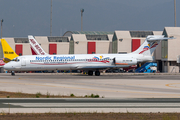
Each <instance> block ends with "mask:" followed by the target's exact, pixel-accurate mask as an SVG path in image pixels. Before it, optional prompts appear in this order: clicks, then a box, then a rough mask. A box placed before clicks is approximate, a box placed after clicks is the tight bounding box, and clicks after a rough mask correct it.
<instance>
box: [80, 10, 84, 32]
mask: <svg viewBox="0 0 180 120" xmlns="http://www.w3.org/2000/svg"><path fill="white" fill-rule="evenodd" d="M83 12H84V9H81V31H83Z"/></svg>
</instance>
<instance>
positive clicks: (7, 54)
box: [1, 39, 18, 63]
mask: <svg viewBox="0 0 180 120" xmlns="http://www.w3.org/2000/svg"><path fill="white" fill-rule="evenodd" d="M1 45H2V49H3V53H4V59H3V61H4V62H5V63H8V62H9V61H11V60H12V59H14V58H16V57H18V55H17V54H16V53H15V52H14V50H13V49H12V48H11V47H10V46H9V44H8V43H7V42H6V40H5V39H1Z"/></svg>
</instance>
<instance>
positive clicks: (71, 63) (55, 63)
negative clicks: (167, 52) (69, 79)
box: [4, 53, 152, 71]
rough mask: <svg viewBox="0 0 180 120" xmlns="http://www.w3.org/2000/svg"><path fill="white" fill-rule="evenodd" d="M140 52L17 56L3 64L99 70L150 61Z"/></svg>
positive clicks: (18, 68)
mask: <svg viewBox="0 0 180 120" xmlns="http://www.w3.org/2000/svg"><path fill="white" fill-rule="evenodd" d="M150 60H152V57H151V56H143V55H142V54H132V53H129V54H69V55H28V56H19V57H17V58H15V59H14V61H11V62H9V63H8V64H6V65H5V66H4V68H5V69H7V70H11V71H38V70H101V69H108V68H120V67H129V66H131V65H136V64H137V63H138V62H143V61H150Z"/></svg>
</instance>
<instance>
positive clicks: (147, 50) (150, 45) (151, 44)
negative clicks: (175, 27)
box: [132, 35, 174, 56]
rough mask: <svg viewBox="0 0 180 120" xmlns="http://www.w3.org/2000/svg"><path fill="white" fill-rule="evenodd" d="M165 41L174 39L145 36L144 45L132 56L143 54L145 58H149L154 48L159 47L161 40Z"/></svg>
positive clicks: (162, 36)
mask: <svg viewBox="0 0 180 120" xmlns="http://www.w3.org/2000/svg"><path fill="white" fill-rule="evenodd" d="M167 39H174V38H168V37H164V35H149V36H147V38H146V40H145V41H144V43H143V44H142V45H141V46H140V47H139V48H138V49H137V50H136V51H134V52H132V54H143V55H147V56H151V55H152V53H153V52H154V50H155V49H156V47H157V46H158V45H159V43H160V42H161V40H167Z"/></svg>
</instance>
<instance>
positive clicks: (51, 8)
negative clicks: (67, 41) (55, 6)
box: [50, 0, 52, 36]
mask: <svg viewBox="0 0 180 120" xmlns="http://www.w3.org/2000/svg"><path fill="white" fill-rule="evenodd" d="M50 36H52V0H51V18H50Z"/></svg>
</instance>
